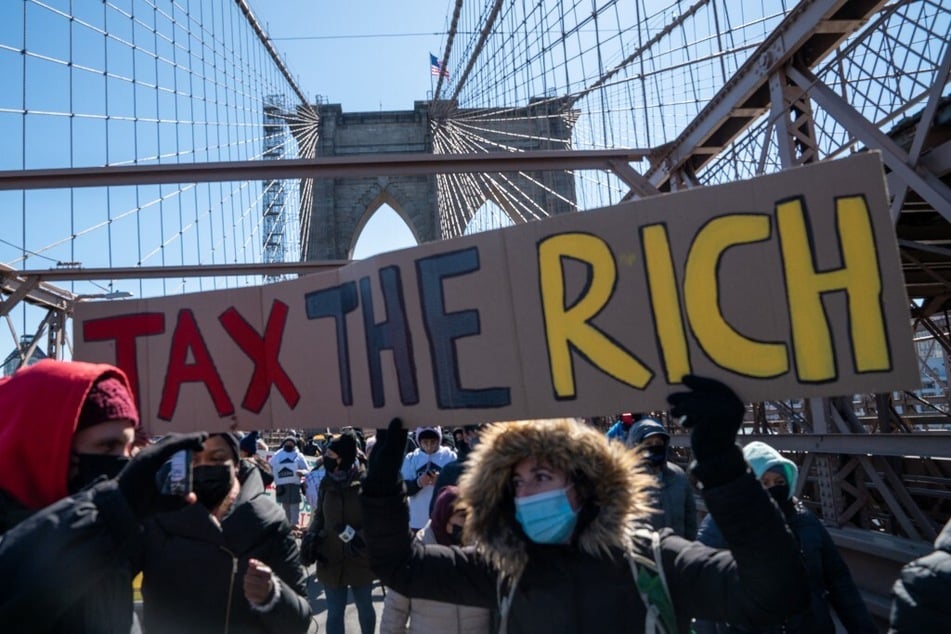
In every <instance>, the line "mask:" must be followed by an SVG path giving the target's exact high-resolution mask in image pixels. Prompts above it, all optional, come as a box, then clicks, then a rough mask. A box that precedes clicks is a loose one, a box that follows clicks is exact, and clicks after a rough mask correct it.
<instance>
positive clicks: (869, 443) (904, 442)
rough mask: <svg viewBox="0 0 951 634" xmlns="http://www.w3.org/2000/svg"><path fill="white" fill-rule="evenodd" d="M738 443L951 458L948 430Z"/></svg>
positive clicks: (768, 437) (746, 438)
mask: <svg viewBox="0 0 951 634" xmlns="http://www.w3.org/2000/svg"><path fill="white" fill-rule="evenodd" d="M736 440H737V442H738V443H740V444H741V445H745V444H747V443H751V442H753V441H754V440H758V441H760V442H765V443H766V444H768V445H770V446H771V447H773V448H775V449H776V450H778V451H796V452H807V453H816V454H843V455H862V456H865V455H869V454H871V455H874V456H896V457H904V456H927V457H929V458H946V459H951V433H948V432H928V433H917V434H915V433H912V434H898V433H895V434H849V433H838V434H836V433H831V434H740V435H739V436H737V437H736ZM670 444H671V446H672V447H683V448H685V449H687V448H689V447H690V437H689V436H687V435H686V434H674V435H672V436H671V437H670Z"/></svg>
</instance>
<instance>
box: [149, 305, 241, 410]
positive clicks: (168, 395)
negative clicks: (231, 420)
mask: <svg viewBox="0 0 951 634" xmlns="http://www.w3.org/2000/svg"><path fill="white" fill-rule="evenodd" d="M189 350H191V353H192V357H193V358H194V360H195V362H194V363H187V361H188V351H189ZM182 383H204V384H205V387H206V388H207V389H208V393H209V394H210V395H211V400H212V401H214V404H215V409H216V410H218V416H229V415H231V414H234V405H232V404H231V399H230V398H229V397H228V392H227V391H226V390H225V384H224V383H223V382H222V380H221V377H220V376H219V375H218V370H217V368H215V362H214V360H213V359H212V358H211V353H210V352H208V346H206V345H205V340H204V339H202V336H201V331H199V330H198V323H197V322H196V321H195V315H194V314H192V311H190V310H188V309H187V308H186V309H183V310H180V311H179V312H178V323H177V324H175V332H174V333H173V334H172V346H171V349H170V350H169V352H168V369H167V370H166V372H165V385H164V386H163V387H162V402H161V404H159V411H158V417H159V418H161V419H162V420H172V416H173V415H174V414H175V407H176V406H177V405H178V391H179V389H180V388H181V386H182Z"/></svg>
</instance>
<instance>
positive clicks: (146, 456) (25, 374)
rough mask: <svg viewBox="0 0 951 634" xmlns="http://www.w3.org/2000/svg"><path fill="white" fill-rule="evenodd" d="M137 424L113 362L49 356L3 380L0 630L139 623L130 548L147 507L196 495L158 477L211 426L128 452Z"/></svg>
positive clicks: (130, 628) (123, 627) (172, 504)
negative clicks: (164, 488)
mask: <svg viewBox="0 0 951 634" xmlns="http://www.w3.org/2000/svg"><path fill="white" fill-rule="evenodd" d="M138 426H139V415H138V412H137V410H136V407H135V401H134V399H133V398H132V391H131V389H130V387H129V381H128V379H127V377H126V376H125V374H124V373H123V372H122V371H121V370H119V369H118V368H116V367H114V366H110V365H105V364H94V363H83V362H79V361H69V362H67V361H53V360H45V361H41V362H39V363H37V364H35V365H33V366H30V367H28V368H23V369H21V370H18V371H17V372H16V373H15V374H14V375H13V376H11V377H6V378H3V379H0V570H2V571H3V574H2V575H0V629H2V630H3V632H10V633H17V632H29V633H30V634H34V633H37V632H68V633H70V634H77V633H83V632H95V633H99V632H120V633H122V634H125V633H126V632H138V631H139V624H138V621H137V620H136V619H135V616H134V612H133V603H132V579H133V577H134V576H135V574H136V573H137V572H138V570H137V568H136V567H135V565H134V564H133V561H132V558H131V551H130V548H131V547H133V546H135V545H136V544H137V543H138V542H139V540H140V539H141V535H142V524H143V522H145V521H146V520H147V519H148V518H149V517H151V516H153V515H154V514H156V513H160V512H162V511H167V510H169V509H170V508H179V507H181V506H184V505H185V504H187V503H189V502H191V503H194V502H195V495H194V493H192V494H189V495H186V496H185V497H184V498H179V497H177V496H176V497H173V498H171V499H168V498H165V497H163V496H160V495H159V490H158V488H157V487H156V485H155V477H156V473H157V472H158V471H159V470H160V469H161V467H162V465H163V464H164V463H165V461H166V460H168V458H170V457H171V456H172V454H174V453H175V452H177V451H179V450H184V449H190V450H197V449H201V447H202V441H203V440H204V438H205V436H206V434H202V433H195V434H170V435H169V436H168V437H167V438H165V439H163V441H162V442H160V443H158V444H155V445H151V446H148V447H145V448H144V449H142V450H141V451H140V452H139V453H137V454H136V455H135V456H134V457H131V458H130V456H132V453H133V445H134V442H135V437H136V430H137V428H138ZM117 474H118V475H117Z"/></svg>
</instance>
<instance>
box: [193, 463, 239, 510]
mask: <svg viewBox="0 0 951 634" xmlns="http://www.w3.org/2000/svg"><path fill="white" fill-rule="evenodd" d="M232 471H233V469H232V466H231V465H230V464H205V465H199V466H197V467H194V468H192V490H194V491H195V495H196V496H198V501H199V502H201V503H202V504H203V505H204V506H205V508H207V509H208V510H209V511H210V510H211V509H213V508H215V507H216V506H218V505H219V504H221V501H222V500H224V499H225V496H227V495H228V493H230V492H231V485H232V483H233V482H234V474H233V473H232Z"/></svg>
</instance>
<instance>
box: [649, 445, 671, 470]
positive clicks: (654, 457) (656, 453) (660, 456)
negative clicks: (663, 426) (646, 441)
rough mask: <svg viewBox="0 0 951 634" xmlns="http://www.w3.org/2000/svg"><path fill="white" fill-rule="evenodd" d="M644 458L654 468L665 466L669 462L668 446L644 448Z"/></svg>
mask: <svg viewBox="0 0 951 634" xmlns="http://www.w3.org/2000/svg"><path fill="white" fill-rule="evenodd" d="M644 457H645V458H647V462H648V464H650V465H651V466H652V467H660V466H663V464H664V463H665V462H667V445H652V446H650V447H645V448H644Z"/></svg>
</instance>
